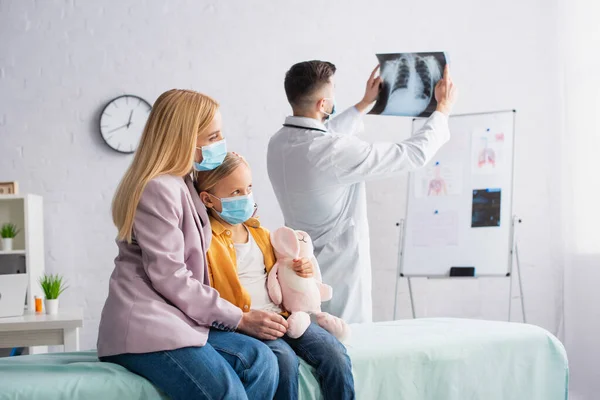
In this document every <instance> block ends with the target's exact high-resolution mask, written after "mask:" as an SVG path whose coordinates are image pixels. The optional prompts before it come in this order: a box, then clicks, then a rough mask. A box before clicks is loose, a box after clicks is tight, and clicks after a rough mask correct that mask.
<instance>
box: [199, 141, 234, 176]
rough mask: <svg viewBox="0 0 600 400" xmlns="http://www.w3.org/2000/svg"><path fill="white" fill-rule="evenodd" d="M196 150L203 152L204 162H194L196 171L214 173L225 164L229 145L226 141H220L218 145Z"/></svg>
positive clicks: (214, 144)
mask: <svg viewBox="0 0 600 400" xmlns="http://www.w3.org/2000/svg"><path fill="white" fill-rule="evenodd" d="M196 148H197V149H201V150H202V162H195V161H194V169H195V170H196V171H212V170H213V169H215V168H217V167H218V166H219V165H221V164H223V160H224V159H225V156H226V155H227V143H226V142H225V139H223V140H219V141H218V142H217V143H213V144H211V145H209V146H202V147H196Z"/></svg>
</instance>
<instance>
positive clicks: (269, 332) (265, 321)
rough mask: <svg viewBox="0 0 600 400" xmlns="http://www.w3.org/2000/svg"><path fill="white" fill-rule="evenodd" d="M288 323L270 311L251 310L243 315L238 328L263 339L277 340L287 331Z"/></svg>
mask: <svg viewBox="0 0 600 400" xmlns="http://www.w3.org/2000/svg"><path fill="white" fill-rule="evenodd" d="M287 328H288V323H287V321H286V320H285V318H283V317H282V316H281V315H279V314H276V313H274V312H270V311H261V310H250V311H249V312H247V313H244V314H243V315H242V320H241V321H240V323H239V325H238V328H237V330H238V331H240V332H242V333H245V334H246V335H248V336H252V337H254V338H256V339H261V340H275V339H277V338H280V337H282V336H283V335H284V334H285V332H287Z"/></svg>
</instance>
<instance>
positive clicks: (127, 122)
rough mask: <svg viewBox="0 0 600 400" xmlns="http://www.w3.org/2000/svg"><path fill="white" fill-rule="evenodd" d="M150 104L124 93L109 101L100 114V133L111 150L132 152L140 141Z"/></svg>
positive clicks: (150, 108) (150, 107)
mask: <svg viewBox="0 0 600 400" xmlns="http://www.w3.org/2000/svg"><path fill="white" fill-rule="evenodd" d="M150 110H152V106H150V104H148V102H147V101H146V100H144V99H142V98H140V97H137V96H133V95H129V94H126V95H124V96H120V97H117V98H116V99H114V100H112V101H110V102H109V103H108V104H107V105H106V107H104V110H103V111H102V115H101V116H100V133H101V134H102V138H103V139H104V141H105V142H106V144H108V145H109V146H110V147H111V148H112V149H113V150H116V151H118V152H121V153H133V152H134V151H135V150H136V149H137V146H138V144H139V142H140V138H141V137H142V132H143V131H144V126H145V125H146V121H147V120H148V115H149V114H150Z"/></svg>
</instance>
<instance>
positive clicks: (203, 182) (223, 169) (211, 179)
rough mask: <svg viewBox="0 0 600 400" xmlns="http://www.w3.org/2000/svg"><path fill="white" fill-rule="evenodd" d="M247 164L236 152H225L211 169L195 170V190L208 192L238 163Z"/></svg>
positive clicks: (237, 165) (238, 164) (233, 169)
mask: <svg viewBox="0 0 600 400" xmlns="http://www.w3.org/2000/svg"><path fill="white" fill-rule="evenodd" d="M242 164H244V165H248V163H247V162H246V160H245V159H244V158H242V157H240V156H238V155H236V154H233V153H227V155H226V156H225V159H224V160H223V163H222V164H221V165H219V166H218V167H217V168H215V169H213V170H212V171H195V172H194V180H195V183H196V190H197V191H198V193H200V192H210V191H211V190H212V189H213V188H214V187H215V186H216V185H217V183H219V181H220V180H221V179H225V178H227V177H228V176H229V175H230V174H231V173H232V172H233V171H235V169H236V168H237V167H239V166H240V165H242Z"/></svg>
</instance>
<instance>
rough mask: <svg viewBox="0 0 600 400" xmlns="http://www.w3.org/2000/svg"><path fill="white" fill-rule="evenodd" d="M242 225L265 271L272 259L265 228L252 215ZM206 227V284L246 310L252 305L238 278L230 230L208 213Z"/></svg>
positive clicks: (271, 264) (271, 249)
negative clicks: (209, 234) (209, 231)
mask: <svg viewBox="0 0 600 400" xmlns="http://www.w3.org/2000/svg"><path fill="white" fill-rule="evenodd" d="M244 225H246V226H247V227H248V231H249V232H250V234H251V235H252V237H253V238H254V241H255V242H256V244H257V245H258V247H259V248H260V250H261V252H262V253H263V256H264V258H265V267H266V271H267V274H268V273H269V272H270V271H271V269H272V268H273V265H275V261H276V260H275V253H274V252H273V246H272V245H271V238H270V236H269V231H268V230H267V229H265V228H263V227H262V226H260V222H259V221H258V219H256V218H250V219H249V220H248V221H246V222H245V223H244ZM210 226H211V229H212V234H213V238H212V240H211V242H210V247H209V249H208V252H207V259H208V271H209V276H210V284H211V286H212V287H214V288H215V289H216V290H217V291H218V292H219V294H220V295H221V297H222V298H224V299H225V300H227V301H229V302H230V303H232V304H234V305H236V306H238V307H239V308H241V309H242V311H244V312H248V311H250V308H251V307H252V301H251V299H250V295H249V294H248V292H247V291H246V289H244V288H243V287H242V284H241V283H240V279H239V278H238V274H237V260H236V255H235V248H234V246H233V240H232V238H231V231H230V230H229V229H227V228H226V227H225V226H224V225H223V224H222V223H221V222H220V221H219V220H217V219H216V218H213V217H212V216H210Z"/></svg>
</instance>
